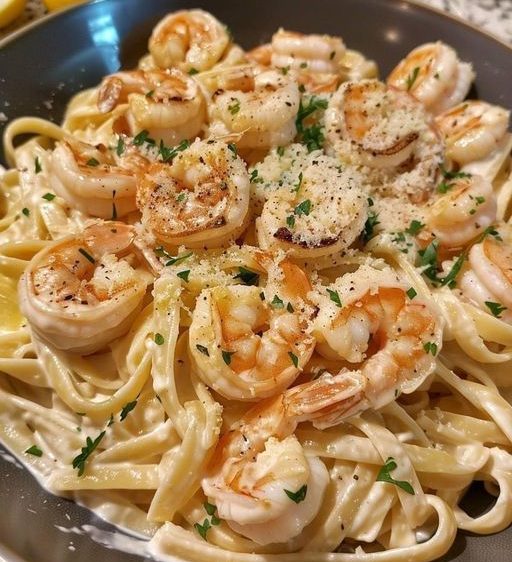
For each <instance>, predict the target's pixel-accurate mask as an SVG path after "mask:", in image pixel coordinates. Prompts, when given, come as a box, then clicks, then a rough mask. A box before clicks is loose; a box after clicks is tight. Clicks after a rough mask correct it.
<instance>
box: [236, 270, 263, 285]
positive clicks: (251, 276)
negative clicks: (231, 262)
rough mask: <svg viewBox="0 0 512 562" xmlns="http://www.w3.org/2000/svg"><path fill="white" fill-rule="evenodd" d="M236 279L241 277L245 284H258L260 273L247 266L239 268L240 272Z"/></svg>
mask: <svg viewBox="0 0 512 562" xmlns="http://www.w3.org/2000/svg"><path fill="white" fill-rule="evenodd" d="M235 279H240V281H242V283H243V284H244V285H257V284H258V283H259V282H260V276H259V274H258V273H256V272H255V271H251V270H250V269H247V268H245V267H239V268H238V274H237V275H235Z"/></svg>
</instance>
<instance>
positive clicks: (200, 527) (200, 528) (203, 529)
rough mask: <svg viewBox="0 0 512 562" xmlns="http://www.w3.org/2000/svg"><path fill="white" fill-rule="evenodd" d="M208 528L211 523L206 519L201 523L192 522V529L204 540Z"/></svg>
mask: <svg viewBox="0 0 512 562" xmlns="http://www.w3.org/2000/svg"><path fill="white" fill-rule="evenodd" d="M210 528H211V525H210V521H209V520H208V519H205V520H204V521H203V524H202V525H201V524H200V523H194V529H195V530H196V531H197V532H198V533H199V534H200V535H201V536H202V537H203V539H204V540H206V533H207V532H208V530H209V529H210Z"/></svg>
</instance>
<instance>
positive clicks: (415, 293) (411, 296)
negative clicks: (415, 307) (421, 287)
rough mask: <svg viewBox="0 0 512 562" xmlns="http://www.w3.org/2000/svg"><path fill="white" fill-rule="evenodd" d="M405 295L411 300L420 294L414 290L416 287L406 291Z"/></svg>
mask: <svg viewBox="0 0 512 562" xmlns="http://www.w3.org/2000/svg"><path fill="white" fill-rule="evenodd" d="M405 293H406V295H407V296H408V297H409V298H410V299H411V300H412V299H413V298H414V297H415V296H416V295H417V294H418V293H417V292H416V290H415V289H414V287H411V288H410V289H407V291H405Z"/></svg>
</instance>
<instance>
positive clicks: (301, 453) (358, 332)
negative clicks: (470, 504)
mask: <svg viewBox="0 0 512 562" xmlns="http://www.w3.org/2000/svg"><path fill="white" fill-rule="evenodd" d="M404 55H405V57H404V59H403V60H402V61H398V64H397V66H396V68H395V69H394V70H393V71H392V72H391V74H390V75H389V76H387V77H385V78H381V79H379V78H378V69H377V66H376V64H375V62H373V61H371V60H368V59H367V58H365V56H364V55H363V54H361V53H359V52H356V51H354V50H351V49H350V48H349V47H347V46H345V44H344V43H343V40H342V39H341V38H340V37H334V36H328V35H315V34H312V35H304V34H301V33H297V32H293V31H286V30H284V29H279V30H278V31H277V32H276V33H275V34H274V35H273V36H272V39H271V42H270V43H268V44H264V45H260V46H257V47H256V48H254V49H253V50H250V51H244V50H243V49H242V48H241V47H240V46H239V45H237V44H236V43H235V42H234V39H233V36H232V35H231V33H230V31H229V29H228V28H227V27H226V26H225V25H223V24H222V23H221V22H219V21H218V20H217V19H216V18H215V17H214V16H213V15H211V14H209V13H207V12H204V11H202V10H189V11H179V12H174V13H171V14H169V15H167V16H166V17H165V18H164V19H163V20H162V21H160V22H159V23H158V25H157V26H156V27H155V28H154V30H153V32H152V35H151V37H150V39H149V53H148V54H147V55H146V56H144V57H143V58H142V59H141V60H140V62H139V65H138V67H137V68H136V69H133V70H126V71H119V72H117V73H115V74H112V75H110V76H106V77H105V78H104V79H103V80H102V82H101V84H99V85H98V86H97V87H95V88H92V89H88V90H85V91H82V92H80V93H78V94H77V95H76V96H75V97H74V98H73V99H72V100H71V101H70V102H69V105H68V107H67V111H66V114H65V117H64V121H63V123H62V125H61V126H57V125H55V124H53V123H51V122H49V121H45V120H42V119H38V118H33V117H23V118H19V119H17V120H15V121H13V122H12V123H10V124H9V125H8V126H7V128H6V132H5V136H4V146H5V154H6V157H7V159H8V162H9V165H11V166H12V167H11V168H10V169H7V170H5V171H4V172H3V174H2V175H1V178H0V182H1V192H0V195H1V219H0V299H1V301H0V302H1V307H0V437H1V441H2V442H3V443H4V444H5V445H6V446H7V447H8V448H9V449H10V450H11V451H13V452H14V453H16V455H17V456H18V457H19V458H20V459H22V460H23V462H24V463H25V464H26V465H27V466H29V467H30V468H31V469H32V470H33V471H34V472H35V473H36V474H37V475H38V476H39V478H40V481H41V482H42V484H43V485H44V486H45V487H47V488H48V489H49V490H50V491H52V492H53V493H55V494H58V495H64V496H67V497H72V498H75V499H77V500H78V501H80V502H81V503H83V504H85V505H87V506H89V507H90V508H92V509H94V510H96V511H97V512H98V513H99V514H100V515H101V516H102V517H104V518H105V519H107V520H108V521H111V522H113V523H115V524H117V525H120V526H122V527H124V528H126V529H129V530H130V531H132V532H133V533H136V534H137V535H140V536H143V537H145V538H147V539H148V540H149V549H150V551H151V552H152V553H153V554H154V555H155V556H157V555H165V554H167V555H170V556H174V557H175V558H177V559H178V560H186V561H193V562H207V561H210V562H222V561H225V562H227V561H230V562H272V561H276V562H277V561H285V560H286V561H290V562H292V561H293V562H313V561H314V562H322V561H323V562H327V561H330V562H345V561H347V562H348V561H351V562H353V561H360V562H365V561H370V560H372V561H379V560H382V561H386V562H390V561H398V560H411V561H429V560H434V559H436V558H438V557H440V556H442V555H443V554H444V553H445V552H446V551H447V550H448V549H449V548H450V546H451V545H452V543H453V541H454V539H455V535H456V533H457V530H458V529H462V530H466V531H471V532H473V533H477V534H478V533H479V534H488V533H494V532H497V531H500V530H503V529H504V528H506V527H507V526H508V525H510V523H511V522H512V371H511V369H512V249H511V243H512V227H511V225H510V223H509V217H510V215H511V198H512V176H511V158H510V152H511V148H512V135H511V134H510V133H509V132H507V129H508V121H509V111H508V110H507V109H504V108H502V107H498V106H496V105H492V104H489V103H487V102H486V101H483V100H474V99H471V100H467V99H466V96H467V94H468V91H469V89H470V86H471V84H472V82H473V80H474V78H475V74H474V71H473V68H472V65H471V62H470V61H462V60H460V58H459V56H458V54H457V53H456V52H455V50H454V49H453V48H452V47H450V46H449V45H447V44H444V43H442V42H433V43H428V44H424V45H420V46H418V47H417V48H416V49H414V50H413V51H412V52H410V53H409V54H406V53H404ZM27 133H30V134H31V135H32V136H31V139H30V140H29V141H27V142H24V143H23V144H20V143H19V142H15V139H16V137H17V136H18V135H20V134H27ZM473 481H481V482H483V484H484V486H485V489H486V491H487V492H488V493H489V494H490V495H491V496H494V497H495V501H494V503H493V504H492V507H490V508H489V509H488V511H487V512H485V513H483V514H481V515H478V516H476V517H472V516H470V515H469V514H467V513H466V512H465V511H464V510H463V509H462V507H461V506H460V502H461V500H462V498H463V496H464V494H465V492H466V491H467V489H468V488H469V486H470V485H471V484H472V483H473Z"/></svg>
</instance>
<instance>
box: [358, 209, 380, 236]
mask: <svg viewBox="0 0 512 562" xmlns="http://www.w3.org/2000/svg"><path fill="white" fill-rule="evenodd" d="M378 224H380V221H379V214H378V213H375V212H373V211H370V212H369V213H368V218H367V219H366V222H365V223H364V229H363V233H362V237H363V242H364V243H365V244H366V242H368V240H370V238H373V236H374V230H375V227H376V226H377V225H378Z"/></svg>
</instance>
